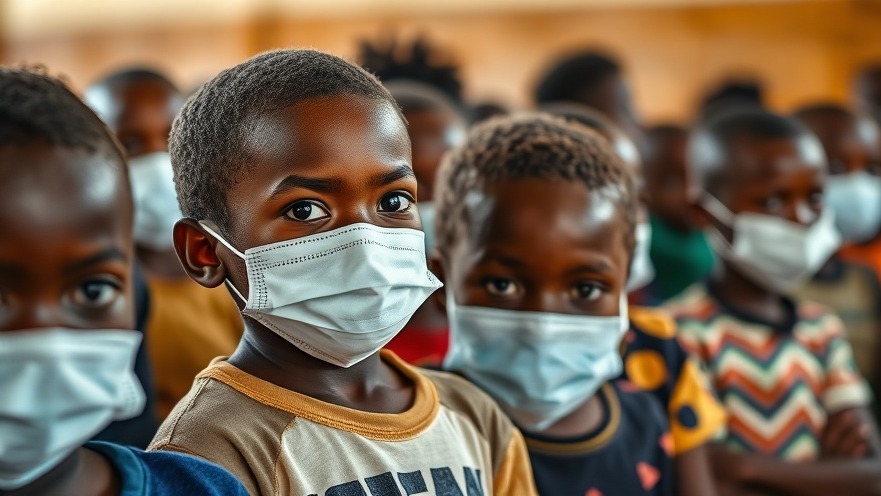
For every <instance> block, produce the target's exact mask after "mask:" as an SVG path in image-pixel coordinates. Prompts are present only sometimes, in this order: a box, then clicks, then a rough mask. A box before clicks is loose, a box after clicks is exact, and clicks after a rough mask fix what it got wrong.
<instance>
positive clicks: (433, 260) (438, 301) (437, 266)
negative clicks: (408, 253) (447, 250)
mask: <svg viewBox="0 0 881 496" xmlns="http://www.w3.org/2000/svg"><path fill="white" fill-rule="evenodd" d="M428 268H429V269H430V270H431V272H432V273H433V274H434V275H435V276H437V278H438V279H440V282H442V283H444V284H446V283H447V271H446V269H444V259H443V257H442V256H441V254H440V252H438V251H437V250H431V253H430V254H429V255H428ZM446 290H447V288H446V287H443V288H440V289H439V290H437V291H435V292H434V294H432V295H431V300H432V301H433V302H434V304H435V305H436V306H437V309H438V310H440V311H441V312H442V313H443V314H444V315H446V314H447V291H446Z"/></svg>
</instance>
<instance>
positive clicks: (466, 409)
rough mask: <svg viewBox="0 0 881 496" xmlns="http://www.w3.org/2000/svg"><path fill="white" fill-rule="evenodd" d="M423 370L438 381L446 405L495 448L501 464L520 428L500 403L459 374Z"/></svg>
mask: <svg viewBox="0 0 881 496" xmlns="http://www.w3.org/2000/svg"><path fill="white" fill-rule="evenodd" d="M419 372H420V373H422V374H423V375H425V376H426V377H427V378H428V379H429V380H430V381H431V382H432V383H433V384H434V386H435V388H436V389H437V392H438V397H439V398H440V403H441V405H442V406H443V407H444V408H446V409H448V410H450V411H452V412H455V413H456V414H458V415H460V416H462V417H464V418H465V419H467V420H468V421H469V422H470V423H472V424H473V425H474V426H475V428H476V429H477V430H478V431H479V432H480V433H481V434H482V435H483V436H484V438H485V439H486V440H487V441H488V443H489V445H490V447H491V449H492V458H493V460H494V463H499V462H500V461H501V460H502V459H503V458H504V456H505V453H506V452H507V450H508V447H509V445H510V444H511V440H512V439H513V437H514V434H515V431H516V428H515V427H514V424H513V423H511V420H510V419H508V416H507V415H505V413H504V412H502V410H501V409H500V408H499V406H498V405H497V404H496V402H495V401H494V400H493V399H492V398H491V397H490V396H489V395H488V394H486V393H485V392H483V390H481V389H480V388H478V387H477V386H475V385H474V384H472V383H471V382H469V381H468V380H467V379H465V378H463V377H461V376H459V375H456V374H453V373H450V372H442V371H435V370H424V369H419ZM496 468H497V467H496Z"/></svg>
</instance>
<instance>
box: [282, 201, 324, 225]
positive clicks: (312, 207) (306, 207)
mask: <svg viewBox="0 0 881 496" xmlns="http://www.w3.org/2000/svg"><path fill="white" fill-rule="evenodd" d="M285 215H286V216H287V217H288V218H290V219H293V220H298V221H301V222H309V221H313V220H318V219H323V218H325V217H329V216H330V214H329V213H327V210H325V209H324V207H322V206H321V205H319V204H318V203H315V202H312V201H308V200H303V201H298V202H296V203H294V204H293V205H291V206H290V208H288V210H287V212H285Z"/></svg>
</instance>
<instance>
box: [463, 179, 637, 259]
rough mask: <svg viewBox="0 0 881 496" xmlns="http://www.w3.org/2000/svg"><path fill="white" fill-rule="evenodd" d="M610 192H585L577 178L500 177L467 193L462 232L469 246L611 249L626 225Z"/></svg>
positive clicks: (537, 249) (539, 250) (536, 249)
mask: <svg viewBox="0 0 881 496" xmlns="http://www.w3.org/2000/svg"><path fill="white" fill-rule="evenodd" d="M614 195H615V193H613V192H611V191H610V190H609V191H608V192H593V191H589V190H588V188H587V186H586V185H585V184H583V183H581V182H580V181H566V180H563V179H557V178H547V179H519V180H503V181H500V182H498V183H495V184H493V185H491V186H489V187H487V188H485V190H484V191H482V192H475V194H474V195H471V196H470V197H469V198H468V201H467V203H468V204H467V208H468V212H469V215H468V218H469V222H470V224H471V225H470V226H469V229H467V230H466V231H467V232H469V233H470V236H469V237H470V239H471V244H472V245H490V244H494V243H497V244H504V245H509V246H511V247H518V248H523V249H525V250H528V251H532V252H535V253H555V252H556V253H557V255H559V253H560V250H566V249H571V248H586V249H596V250H600V251H614V249H613V248H612V247H613V246H617V244H618V243H621V242H622V241H623V239H624V237H625V236H624V234H626V225H627V223H626V222H624V219H625V216H624V215H623V212H622V211H621V204H620V202H618V201H616V200H615V199H614ZM622 256H623V257H625V258H626V257H627V256H628V255H627V254H626V253H622Z"/></svg>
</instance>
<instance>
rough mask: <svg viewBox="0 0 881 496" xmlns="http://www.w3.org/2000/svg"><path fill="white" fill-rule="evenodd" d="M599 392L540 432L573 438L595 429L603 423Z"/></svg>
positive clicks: (603, 415)
mask: <svg viewBox="0 0 881 496" xmlns="http://www.w3.org/2000/svg"><path fill="white" fill-rule="evenodd" d="M599 394H600V393H599V392H597V394H594V395H593V396H591V397H590V398H589V399H588V400H587V401H585V402H584V403H582V404H581V406H580V407H578V409H577V410H575V411H574V412H572V413H570V414H569V415H567V416H565V417H563V418H562V419H560V420H559V421H557V422H556V423H555V424H554V425H552V426H550V427H548V428H547V429H545V430H544V432H542V434H544V435H546V436H553V437H560V438H573V437H579V436H584V435H586V434H588V433H590V432H593V431H595V430H597V429H598V428H599V427H600V425H602V423H603V419H604V418H605V416H606V415H605V412H604V411H603V402H602V400H601V399H600V397H599Z"/></svg>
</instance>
